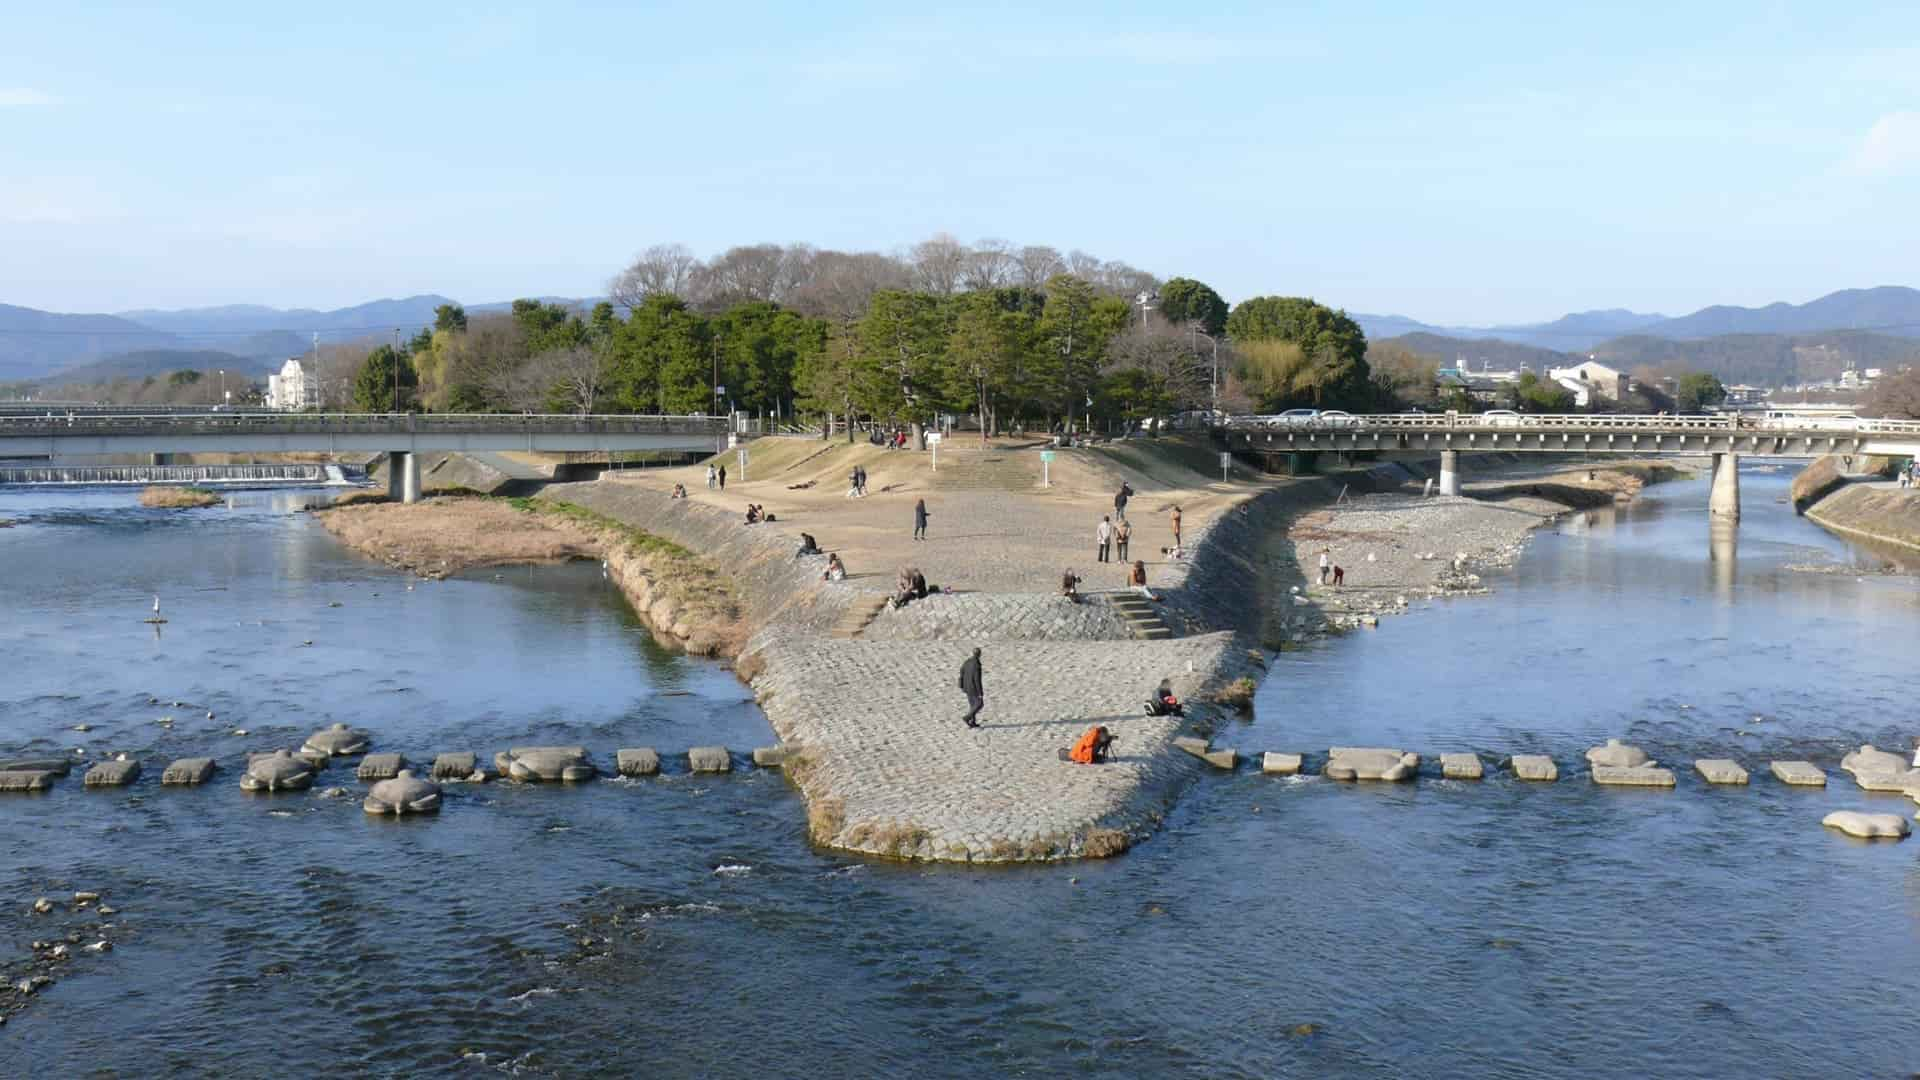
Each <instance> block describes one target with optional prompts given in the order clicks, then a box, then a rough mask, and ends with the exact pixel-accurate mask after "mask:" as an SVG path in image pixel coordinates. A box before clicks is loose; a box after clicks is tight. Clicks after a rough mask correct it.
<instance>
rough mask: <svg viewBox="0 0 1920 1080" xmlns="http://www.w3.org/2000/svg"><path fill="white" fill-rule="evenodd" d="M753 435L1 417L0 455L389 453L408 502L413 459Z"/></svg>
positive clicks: (629, 422)
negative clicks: (428, 455) (444, 453)
mask: <svg viewBox="0 0 1920 1080" xmlns="http://www.w3.org/2000/svg"><path fill="white" fill-rule="evenodd" d="M758 434H759V422H758V421H755V420H751V419H748V418H746V417H744V416H733V417H728V416H534V415H501V414H490V413H450V414H434V413H426V414H421V413H257V412H248V413H234V412H225V411H221V412H198V413H185V414H183V413H158V414H138V415H134V414H124V413H114V414H82V413H72V414H65V413H62V414H56V415H52V416H48V415H44V414H43V415H38V416H0V458H9V457H11V458H51V459H53V460H56V461H58V460H60V459H62V458H70V457H79V456H95V455H107V454H146V455H152V456H153V463H154V464H156V465H160V464H165V463H166V461H165V455H167V454H176V453H194V452H199V453H239V454H275V453H296V452H305V453H337V454H367V453H385V454H388V455H391V461H392V462H393V466H394V467H393V468H392V469H391V470H390V472H389V476H390V478H391V479H390V481H389V486H390V488H391V489H392V494H393V495H394V497H396V498H400V499H404V500H405V501H407V502H413V501H415V500H416V499H417V498H419V493H420V466H419V462H418V459H417V458H416V457H415V455H416V454H419V453H422V452H431V451H468V450H479V451H487V450H524V451H540V452H554V453H558V452H564V451H569V450H573V451H582V450H591V451H622V450H690V451H713V450H721V449H725V448H726V446H727V441H728V439H729V437H733V438H739V439H746V438H752V437H753V436H755V435H758Z"/></svg>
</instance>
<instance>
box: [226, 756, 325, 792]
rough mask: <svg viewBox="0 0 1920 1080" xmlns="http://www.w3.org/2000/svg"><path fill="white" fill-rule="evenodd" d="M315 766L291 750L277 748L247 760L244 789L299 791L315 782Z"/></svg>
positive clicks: (242, 778) (242, 783) (241, 778)
mask: <svg viewBox="0 0 1920 1080" xmlns="http://www.w3.org/2000/svg"><path fill="white" fill-rule="evenodd" d="M314 771H315V770H314V767H313V766H312V765H310V764H308V763H307V762H305V761H302V760H301V759H299V758H297V757H294V756H293V752H292V751H290V750H275V751H274V752H273V753H271V754H262V755H260V756H258V757H255V758H254V759H252V760H251V761H249V762H247V771H246V774H245V775H244V776H242V777H240V790H242V791H299V790H301V789H302V788H305V787H307V786H308V785H309V784H312V783H313V775H314Z"/></svg>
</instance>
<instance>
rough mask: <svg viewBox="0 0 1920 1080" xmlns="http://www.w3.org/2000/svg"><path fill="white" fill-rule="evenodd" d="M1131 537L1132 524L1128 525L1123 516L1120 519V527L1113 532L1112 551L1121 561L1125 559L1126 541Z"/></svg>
mask: <svg viewBox="0 0 1920 1080" xmlns="http://www.w3.org/2000/svg"><path fill="white" fill-rule="evenodd" d="M1132 537H1133V526H1132V525H1129V524H1128V523H1127V521H1126V519H1125V518H1122V519H1121V520H1120V527H1119V528H1118V529H1115V530H1114V532H1113V547H1114V553H1115V554H1117V555H1119V556H1120V561H1121V562H1126V561H1127V541H1128V540H1129V539H1131V538H1132Z"/></svg>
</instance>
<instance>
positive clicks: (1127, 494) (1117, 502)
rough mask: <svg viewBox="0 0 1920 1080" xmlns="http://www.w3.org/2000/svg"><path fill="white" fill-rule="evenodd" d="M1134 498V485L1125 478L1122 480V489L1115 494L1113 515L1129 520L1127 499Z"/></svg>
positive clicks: (1122, 519)
mask: <svg viewBox="0 0 1920 1080" xmlns="http://www.w3.org/2000/svg"><path fill="white" fill-rule="evenodd" d="M1131 498H1133V486H1132V485H1130V484H1128V483H1127V482H1126V481H1125V480H1122V481H1120V490H1119V491H1117V492H1114V495H1113V516H1114V517H1116V518H1119V519H1120V520H1121V521H1125V520H1127V500H1128V499H1131Z"/></svg>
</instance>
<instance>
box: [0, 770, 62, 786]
mask: <svg viewBox="0 0 1920 1080" xmlns="http://www.w3.org/2000/svg"><path fill="white" fill-rule="evenodd" d="M59 778H60V775H59V774H58V773H55V772H52V771H50V770H47V769H0V791H45V790H47V789H48V788H50V787H52V786H53V782H54V781H55V780H57V779H59Z"/></svg>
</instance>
